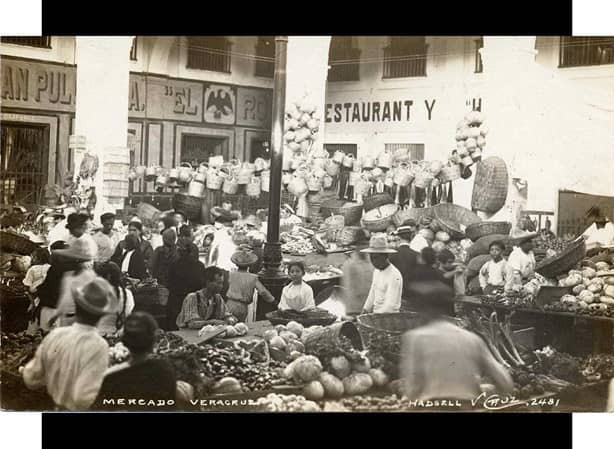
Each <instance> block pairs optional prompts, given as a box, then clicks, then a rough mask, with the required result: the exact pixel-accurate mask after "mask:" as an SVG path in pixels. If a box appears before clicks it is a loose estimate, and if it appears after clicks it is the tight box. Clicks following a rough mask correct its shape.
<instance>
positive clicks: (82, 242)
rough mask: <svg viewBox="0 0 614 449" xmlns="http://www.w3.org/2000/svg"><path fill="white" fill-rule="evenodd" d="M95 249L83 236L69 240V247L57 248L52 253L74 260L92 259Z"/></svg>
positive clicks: (94, 255)
mask: <svg viewBox="0 0 614 449" xmlns="http://www.w3.org/2000/svg"><path fill="white" fill-rule="evenodd" d="M96 251H97V248H96V247H95V245H92V242H91V241H89V240H87V239H84V238H78V239H73V240H72V241H71V243H70V247H68V248H66V249H57V250H55V251H54V253H56V254H59V255H60V256H64V257H69V258H71V259H76V260H94V258H95V257H96Z"/></svg>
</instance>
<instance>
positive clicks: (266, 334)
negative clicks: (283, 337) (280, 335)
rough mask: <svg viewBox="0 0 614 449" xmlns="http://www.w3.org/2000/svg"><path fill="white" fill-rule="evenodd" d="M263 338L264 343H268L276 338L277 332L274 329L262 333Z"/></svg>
mask: <svg viewBox="0 0 614 449" xmlns="http://www.w3.org/2000/svg"><path fill="white" fill-rule="evenodd" d="M263 337H264V339H265V340H266V341H268V342H270V341H271V340H272V339H273V337H277V331H276V330H275V329H269V330H268V331H264V335H263Z"/></svg>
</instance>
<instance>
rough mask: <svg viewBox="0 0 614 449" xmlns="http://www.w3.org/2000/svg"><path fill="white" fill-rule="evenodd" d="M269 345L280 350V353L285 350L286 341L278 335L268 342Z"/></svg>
mask: <svg viewBox="0 0 614 449" xmlns="http://www.w3.org/2000/svg"><path fill="white" fill-rule="evenodd" d="M269 344H270V345H271V347H272V348H275V349H281V350H282V351H283V350H285V349H286V346H287V343H286V340H284V339H283V338H281V337H280V336H279V335H277V336H275V337H273V338H271V341H269Z"/></svg>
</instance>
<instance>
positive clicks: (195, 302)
mask: <svg viewBox="0 0 614 449" xmlns="http://www.w3.org/2000/svg"><path fill="white" fill-rule="evenodd" d="M223 288H224V274H223V272H222V270H220V269H219V268H217V267H208V268H206V269H205V288H203V289H201V290H198V291H196V292H194V293H190V294H189V295H188V296H186V297H185V299H184V300H183V305H182V307H181V312H179V315H178V316H177V321H176V323H177V327H179V328H180V329H182V328H186V327H187V328H190V329H200V328H201V327H203V326H205V325H207V324H231V325H232V324H235V323H236V322H237V319H236V318H235V317H234V316H233V315H232V313H230V312H229V311H228V308H227V307H226V303H225V302H224V299H223V298H222V296H221V294H220V293H221V292H222V289H223Z"/></svg>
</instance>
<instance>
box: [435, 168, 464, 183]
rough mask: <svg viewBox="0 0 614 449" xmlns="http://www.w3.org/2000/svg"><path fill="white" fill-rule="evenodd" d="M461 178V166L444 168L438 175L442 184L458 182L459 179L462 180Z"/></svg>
mask: <svg viewBox="0 0 614 449" xmlns="http://www.w3.org/2000/svg"><path fill="white" fill-rule="evenodd" d="M460 177H461V170H460V166H459V165H457V164H454V165H448V166H446V167H444V168H442V169H441V171H440V172H439V174H438V178H439V180H440V181H441V182H442V183H443V182H452V181H456V180H457V179H460Z"/></svg>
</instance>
